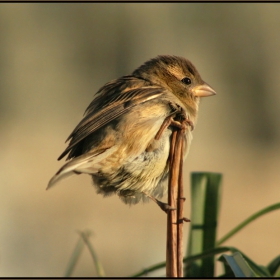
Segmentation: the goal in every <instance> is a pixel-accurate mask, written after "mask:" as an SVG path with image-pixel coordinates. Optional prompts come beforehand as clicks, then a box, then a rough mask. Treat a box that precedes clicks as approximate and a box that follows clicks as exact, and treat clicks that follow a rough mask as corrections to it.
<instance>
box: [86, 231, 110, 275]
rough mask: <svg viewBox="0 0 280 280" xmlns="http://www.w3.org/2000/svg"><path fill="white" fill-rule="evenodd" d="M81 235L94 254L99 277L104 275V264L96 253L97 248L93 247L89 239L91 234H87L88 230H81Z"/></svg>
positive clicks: (93, 257) (92, 254)
mask: <svg viewBox="0 0 280 280" xmlns="http://www.w3.org/2000/svg"><path fill="white" fill-rule="evenodd" d="M80 235H81V237H82V239H83V240H84V242H85V244H86V245H87V246H88V248H89V251H90V254H91V256H92V259H93V262H94V264H95V267H96V271H97V275H98V277H104V276H105V272H104V269H103V266H102V264H101V262H100V261H99V259H98V257H97V254H96V253H95V250H94V249H93V246H92V244H91V243H90V241H89V235H88V234H87V232H80Z"/></svg>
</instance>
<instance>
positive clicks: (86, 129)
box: [47, 55, 216, 204]
mask: <svg viewBox="0 0 280 280" xmlns="http://www.w3.org/2000/svg"><path fill="white" fill-rule="evenodd" d="M215 94H216V92H215V91H214V89H213V88H212V87H210V85H209V84H207V83H206V82H204V81H203V80H202V78H201V76H200V74H199V72H198V71H197V69H196V68H195V66H194V65H193V64H192V63H191V62H190V61H189V60H188V59H185V58H184V57H180V56H175V55H158V56H157V57H155V58H152V59H150V60H148V61H146V62H145V63H144V64H142V65H141V66H140V67H138V68H137V69H136V70H134V71H133V72H132V74H130V75H126V76H122V77H120V78H118V79H115V80H112V81H110V82H108V83H106V84H105V85H104V86H102V87H101V88H100V89H99V90H98V91H97V92H96V94H95V95H94V99H93V101H92V102H91V103H90V104H89V106H88V107H87V109H86V111H85V113H84V117H83V118H82V120H81V121H80V122H79V123H78V125H77V126H76V127H75V129H74V130H73V132H72V133H71V134H70V135H69V137H68V138H67V139H66V142H67V141H69V144H68V147H67V148H66V149H65V150H64V152H63V153H62V154H61V155H60V156H59V158H58V160H61V159H62V158H63V157H65V156H66V155H67V158H66V160H67V162H66V163H65V164H64V165H63V166H62V167H61V168H60V169H59V170H58V171H57V173H56V174H55V175H54V176H53V177H52V178H51V180H50V181H49V183H48V186H47V189H49V188H51V187H52V186H53V185H54V184H55V183H57V182H58V181H59V180H61V179H62V178H64V177H66V176H68V175H72V174H89V175H90V176H91V177H92V180H93V185H94V186H95V187H96V190H97V193H100V194H103V196H109V195H112V194H116V195H118V196H119V197H120V199H121V200H122V201H123V202H124V203H126V204H137V203H139V202H140V201H141V202H147V201H148V200H150V199H151V198H152V200H154V201H156V202H159V203H160V200H159V199H161V198H162V197H163V196H164V195H165V194H166V192H167V178H168V174H169V166H168V157H169V150H170V143H171V135H172V132H173V131H174V129H175V127H174V126H173V125H172V124H171V125H169V126H168V125H167V127H164V129H163V124H164V123H165V121H166V120H171V122H173V123H176V119H177V120H178V118H180V117H182V116H184V117H185V119H186V120H187V124H188V125H187V128H186V129H185V130H184V160H185V159H186V157H187V154H188V152H189V148H190V144H191V141H192V130H193V128H194V126H195V125H196V122H197V114H198V107H199V102H200V99H201V98H202V97H207V96H212V95H215ZM169 123H170V122H169ZM177 123H178V121H177Z"/></svg>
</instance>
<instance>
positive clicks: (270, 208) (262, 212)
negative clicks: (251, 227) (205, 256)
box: [216, 203, 280, 246]
mask: <svg viewBox="0 0 280 280" xmlns="http://www.w3.org/2000/svg"><path fill="white" fill-rule="evenodd" d="M278 209H280V203H276V204H273V205H270V206H268V207H266V208H264V209H262V210H260V211H258V212H257V213H255V214H253V215H252V216H250V217H249V218H247V219H246V220H245V221H243V222H242V223H240V224H239V225H238V226H237V227H235V228H234V229H232V230H231V231H230V232H229V233H228V234H226V235H225V236H224V237H222V238H221V239H220V240H219V241H218V242H217V243H216V246H219V245H221V244H222V243H224V242H225V241H226V240H228V239H229V238H230V237H232V236H233V235H234V234H236V233H237V232H238V231H240V230H241V229H242V228H244V227H245V226H247V225H248V224H249V223H251V222H253V221H254V220H255V219H257V218H259V217H261V216H262V215H265V214H267V213H269V212H271V211H274V210H278Z"/></svg>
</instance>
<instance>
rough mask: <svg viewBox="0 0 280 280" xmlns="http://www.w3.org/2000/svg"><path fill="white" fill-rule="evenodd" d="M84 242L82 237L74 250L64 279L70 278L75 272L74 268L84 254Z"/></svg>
mask: <svg viewBox="0 0 280 280" xmlns="http://www.w3.org/2000/svg"><path fill="white" fill-rule="evenodd" d="M84 245H85V243H84V241H83V239H82V237H80V238H79V240H78V242H77V244H76V246H75V248H74V251H73V253H72V255H71V258H70V260H69V263H68V266H67V268H66V272H65V274H64V277H70V276H71V275H72V273H73V271H74V268H75V266H76V264H77V262H78V260H79V258H80V256H81V254H82V250H83V248H84Z"/></svg>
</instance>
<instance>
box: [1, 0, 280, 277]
mask: <svg viewBox="0 0 280 280" xmlns="http://www.w3.org/2000/svg"><path fill="white" fill-rule="evenodd" d="M279 14H280V6H279V5H278V4H244V3H242V4H236V3H235V4H223V3H222V4H218V3H214V4H213V3H212V4H207V3H200V4H195V3H181V4H178V3H177V4H163V3H160V4H136V3H134V4H125V3H122V4H106V3H101V4H100V3H99V4H94V3H91V4H69V3H68V4H50V3H49V4H46V3H45V4H39V3H35V4H33V3H29V4H3V3H2V4H1V5H0V42H1V44H0V125H1V140H0V141H1V157H0V166H1V176H0V188H1V195H0V276H1V277H8V276H10V277H12V276H25V277H28V276H29V277H31V276H33V277H35V276H37V277H39V276H41V277H43V276H45V277H51V276H63V275H64V272H65V269H66V266H67V264H68V261H69V258H70V256H71V254H72V251H73V249H74V247H75V245H76V243H77V240H78V238H79V235H78V233H77V231H79V230H85V229H89V230H92V232H93V236H92V238H91V241H92V243H93V245H94V247H95V250H96V253H97V254H98V256H99V258H100V261H101V262H102V263H103V266H104V269H105V272H106V275H107V276H128V275H130V274H133V273H136V272H138V271H139V270H141V269H143V268H145V267H148V266H150V265H152V264H155V263H158V262H161V261H163V260H165V243H166V216H165V214H164V213H162V211H160V210H159V209H158V207H157V206H156V205H155V204H154V203H148V204H139V205H136V206H132V207H129V206H127V205H125V204H123V203H122V202H121V201H120V200H119V198H118V197H116V196H112V197H109V198H103V197H102V196H101V195H97V194H96V193H95V188H94V187H93V186H92V182H91V179H90V177H89V176H86V175H81V176H72V177H70V178H68V179H65V180H63V181H61V182H60V183H59V184H58V185H57V186H56V187H55V188H53V189H51V190H49V191H46V190H45V189H46V186H47V183H48V181H49V179H50V178H51V176H53V174H54V173H55V172H56V171H57V170H58V169H59V168H60V167H61V166H62V164H63V162H64V160H62V161H61V162H58V161H57V160H56V159H57V157H58V156H59V155H60V154H61V152H62V151H63V150H64V149H65V148H66V144H65V143H64V141H65V139H66V138H67V137H68V135H69V134H70V133H71V131H72V130H73V129H74V127H75V126H76V125H77V123H78V122H79V121H80V120H81V118H82V115H83V113H84V110H85V109H86V107H87V106H88V104H89V103H90V102H91V101H92V98H93V95H94V93H95V92H96V91H97V90H98V89H99V88H100V87H101V86H102V85H103V84H104V83H106V82H108V81H109V80H111V79H114V78H117V77H120V76H122V75H126V74H129V73H131V72H132V71H133V70H134V69H135V68H136V67H138V66H139V65H140V64H142V63H143V62H145V61H146V60H148V59H150V58H153V57H155V56H156V55H158V54H173V55H179V56H183V57H186V58H188V59H190V60H191V61H192V62H193V63H194V64H195V65H196V67H197V68H198V70H199V72H200V74H201V75H202V77H203V79H204V80H205V81H206V82H208V83H209V84H210V85H211V86H212V87H213V88H214V89H215V90H216V91H217V93H218V94H217V95H216V96H214V97H211V98H205V99H203V100H202V102H201V106H200V112H199V120H198V124H197V126H196V128H195V131H194V140H193V143H192V148H191V151H190V154H189V156H188V159H187V161H186V163H185V166H184V172H185V173H184V174H185V175H184V176H185V193H186V197H187V201H186V204H185V216H186V217H188V216H190V200H189V198H188V197H189V178H190V172H192V171H212V172H221V173H223V174H224V180H223V196H222V208H221V213H220V224H219V233H218V234H219V237H222V236H223V235H224V234H226V233H227V232H228V231H229V230H231V229H232V228H233V227H234V226H235V225H237V224H238V223H239V222H241V221H243V220H244V219H245V218H247V217H248V216H249V215H251V214H253V213H254V212H256V211H258V210H260V209H262V208H264V207H266V206H268V205H271V204H273V203H276V202H279V198H280V191H279V181H280V172H279V169H280V160H279V159H280V157H279V152H280V146H279V141H280V77H279V73H280V71H279V68H280V52H279V50H280V17H279ZM279 219H280V213H279V212H273V213H272V214H269V215H267V216H264V217H263V218H261V219H259V220H257V221H255V222H254V223H253V224H251V225H249V226H248V227H247V228H245V229H244V230H243V231H241V232H240V233H238V234H237V235H236V236H235V237H234V238H232V239H230V240H228V241H227V242H226V243H225V245H230V246H235V247H238V248H239V249H241V250H242V251H243V252H244V253H245V254H247V255H248V256H249V257H250V258H252V259H253V260H255V261H256V262H257V263H260V264H264V265H266V264H267V263H268V262H269V261H270V260H272V259H273V258H274V257H276V255H278V254H279V246H275V245H276V244H279V236H280V227H279ZM188 229H189V225H188V224H186V225H185V229H184V232H185V239H186V240H187V235H188ZM185 243H186V242H185ZM154 275H164V270H162V271H161V272H160V273H158V274H154ZM73 276H96V272H95V269H94V267H93V263H92V259H91V257H90V254H89V252H88V250H87V249H86V248H85V249H84V251H83V254H82V258H81V259H80V261H79V263H78V265H77V267H76V269H75V271H74V274H73Z"/></svg>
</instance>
